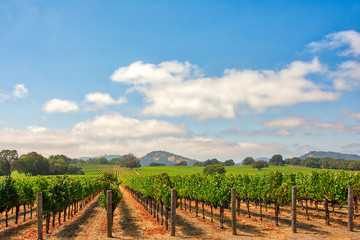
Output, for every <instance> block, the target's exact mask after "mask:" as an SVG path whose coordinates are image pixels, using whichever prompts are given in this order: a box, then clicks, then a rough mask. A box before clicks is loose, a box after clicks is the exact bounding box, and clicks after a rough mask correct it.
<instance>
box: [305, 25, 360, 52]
mask: <svg viewBox="0 0 360 240" xmlns="http://www.w3.org/2000/svg"><path fill="white" fill-rule="evenodd" d="M308 47H309V48H310V49H312V50H313V51H319V50H322V49H331V50H334V49H338V48H342V47H345V49H344V50H343V51H341V52H340V53H339V55H340V56H350V55H351V56H354V57H357V56H359V55H360V33H358V32H356V31H354V30H349V31H341V32H336V33H331V34H328V35H326V37H325V39H324V40H322V41H318V42H311V43H309V44H308Z"/></svg>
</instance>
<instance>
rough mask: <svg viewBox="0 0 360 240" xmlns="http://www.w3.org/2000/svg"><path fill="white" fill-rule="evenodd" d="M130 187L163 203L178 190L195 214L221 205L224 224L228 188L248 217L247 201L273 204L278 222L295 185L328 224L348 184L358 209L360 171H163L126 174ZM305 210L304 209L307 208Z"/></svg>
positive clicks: (299, 196) (300, 197)
mask: <svg viewBox="0 0 360 240" xmlns="http://www.w3.org/2000/svg"><path fill="white" fill-rule="evenodd" d="M124 185H125V186H127V187H128V188H129V189H132V190H133V191H135V192H137V193H138V194H139V195H140V196H141V197H142V198H144V199H148V200H149V201H159V202H160V203H161V204H164V205H165V206H169V204H170V189H172V188H175V189H176V190H177V194H178V198H180V201H179V203H180V206H181V207H182V206H183V205H184V206H185V210H186V201H188V203H189V205H190V206H191V202H192V201H194V202H195V208H196V215H197V214H198V205H199V204H201V205H202V210H203V217H204V205H208V206H209V207H210V208H211V217H212V216H213V208H214V209H217V208H219V209H220V214H219V216H220V225H221V227H223V222H224V209H226V208H229V207H230V201H231V189H232V188H235V189H236V192H237V206H238V207H237V210H238V211H239V209H240V202H241V201H242V202H245V203H246V206H247V210H248V214H249V217H250V211H249V204H250V203H253V204H255V205H256V206H260V217H261V218H262V207H263V206H265V207H266V208H267V206H268V205H273V206H274V209H275V223H276V225H278V220H279V218H278V216H279V211H280V206H289V204H290V203H291V188H292V187H293V186H296V187H297V200H298V201H299V203H300V204H301V205H303V202H305V203H306V206H307V205H308V204H307V203H308V201H310V202H311V203H315V206H316V209H317V208H318V204H323V206H324V210H325V218H326V222H327V223H328V224H329V222H330V217H329V207H333V208H335V207H339V208H342V207H343V206H344V205H346V202H347V197H348V186H353V189H354V207H355V211H357V210H358V201H359V200H360V173H359V172H352V173H347V172H340V173H335V172H329V171H321V172H318V171H313V172H310V173H282V172H270V173H266V174H262V175H248V174H239V175H229V176H225V175H202V174H195V175H188V176H173V177H169V176H167V175H166V174H162V175H157V176H147V177H136V178H129V179H127V180H126V181H125V182H124ZM306 212H307V211H306Z"/></svg>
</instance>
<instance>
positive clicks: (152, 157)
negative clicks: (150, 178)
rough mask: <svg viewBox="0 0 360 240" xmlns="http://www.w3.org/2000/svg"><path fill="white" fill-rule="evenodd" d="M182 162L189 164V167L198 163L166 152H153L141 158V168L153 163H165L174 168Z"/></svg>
mask: <svg viewBox="0 0 360 240" xmlns="http://www.w3.org/2000/svg"><path fill="white" fill-rule="evenodd" d="M181 161H186V162H187V163H188V166H192V165H193V164H194V162H196V160H194V159H190V158H186V157H183V156H180V155H176V154H173V153H169V152H165V151H153V152H150V153H148V154H146V155H145V156H143V157H141V158H140V164H141V166H149V165H150V163H152V162H156V163H164V164H166V165H168V166H172V165H174V164H175V163H178V162H181Z"/></svg>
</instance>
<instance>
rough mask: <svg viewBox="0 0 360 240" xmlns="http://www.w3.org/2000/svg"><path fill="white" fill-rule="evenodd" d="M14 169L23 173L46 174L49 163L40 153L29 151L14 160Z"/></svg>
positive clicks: (48, 170)
mask: <svg viewBox="0 0 360 240" xmlns="http://www.w3.org/2000/svg"><path fill="white" fill-rule="evenodd" d="M13 165H14V169H15V170H17V171H18V172H20V173H25V175H30V176H35V175H46V174H49V173H50V163H49V161H48V160H47V159H46V158H44V157H43V156H42V155H40V154H38V153H36V152H31V153H28V154H24V155H22V156H21V157H20V158H19V159H18V160H15V161H14V163H13Z"/></svg>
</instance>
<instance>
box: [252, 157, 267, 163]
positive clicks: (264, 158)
mask: <svg viewBox="0 0 360 240" xmlns="http://www.w3.org/2000/svg"><path fill="white" fill-rule="evenodd" d="M260 160H262V161H266V162H269V160H270V158H267V157H259V158H256V159H255V161H260Z"/></svg>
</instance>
